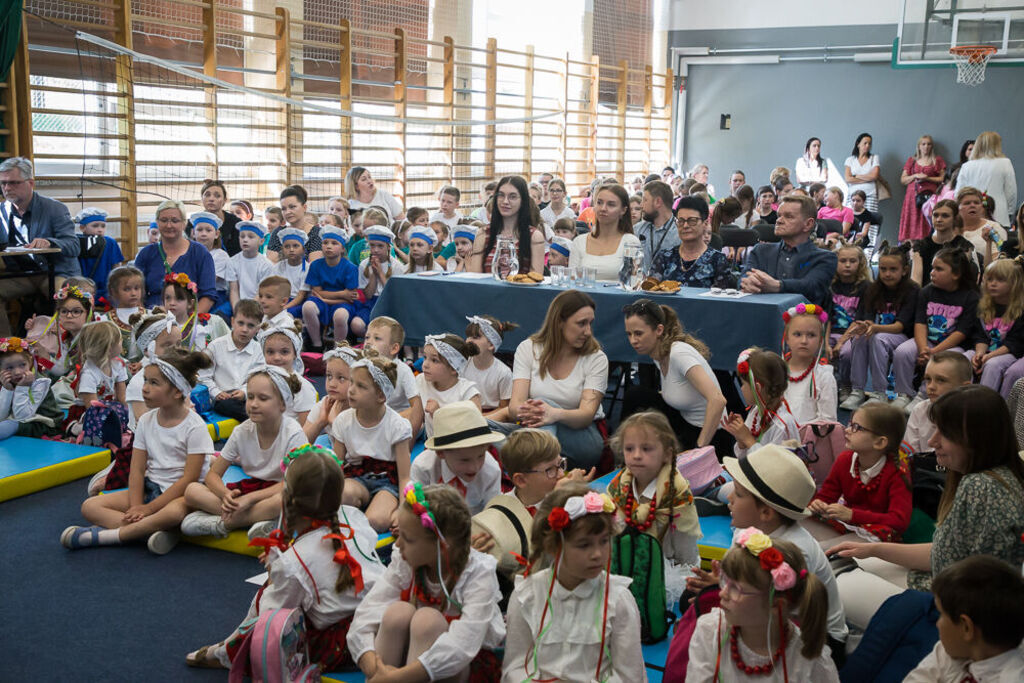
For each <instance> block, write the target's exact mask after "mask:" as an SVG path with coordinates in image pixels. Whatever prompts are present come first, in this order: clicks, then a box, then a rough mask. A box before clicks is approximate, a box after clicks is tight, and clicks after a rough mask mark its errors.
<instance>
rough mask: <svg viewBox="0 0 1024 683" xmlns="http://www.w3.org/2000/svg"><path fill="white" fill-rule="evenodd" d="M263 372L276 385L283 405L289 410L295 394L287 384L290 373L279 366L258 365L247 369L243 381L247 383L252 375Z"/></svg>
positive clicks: (293, 402)
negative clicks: (247, 371)
mask: <svg viewBox="0 0 1024 683" xmlns="http://www.w3.org/2000/svg"><path fill="white" fill-rule="evenodd" d="M259 374H263V375H266V376H268V377H269V378H270V381H271V382H273V383H274V386H275V387H277V391H278V393H280V394H281V400H282V401H284V407H285V409H287V410H291V409H292V406H293V405H295V395H294V394H292V388H291V387H290V386H288V378H289V377H290V375H289V374H288V373H287V372H285V371H284V370H282V369H281V368H279V367H275V366H273V365H258V366H256V367H254V368H253V369H252V370H250V371H249V374H248V375H246V377H245V383H246V384H248V383H249V380H250V379H252V376H253V375H259Z"/></svg>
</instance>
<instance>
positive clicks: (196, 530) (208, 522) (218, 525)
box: [181, 510, 228, 538]
mask: <svg viewBox="0 0 1024 683" xmlns="http://www.w3.org/2000/svg"><path fill="white" fill-rule="evenodd" d="M181 533H182V534H183V535H185V536H216V537H217V538H227V536H228V530H227V528H226V527H225V526H224V520H223V519H221V518H220V516H219V515H211V514H210V513H209V512H202V511H201V510H196V511H195V512H190V513H188V514H187V515H185V519H183V520H181Z"/></svg>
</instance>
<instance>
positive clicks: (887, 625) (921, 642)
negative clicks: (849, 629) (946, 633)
mask: <svg viewBox="0 0 1024 683" xmlns="http://www.w3.org/2000/svg"><path fill="white" fill-rule="evenodd" d="M938 620H939V611H938V610H937V609H935V602H934V600H933V599H932V594H931V593H923V592H921V591H913V590H908V591H904V592H902V593H900V594H899V595H894V596H892V597H891V598H889V599H888V600H886V601H885V602H884V603H882V606H881V607H879V608H878V611H877V612H875V616H873V617H871V622H870V623H869V624H868V628H867V630H866V631H865V632H864V637H863V638H862V639H861V641H860V644H859V645H858V646H857V649H856V650H854V651H853V654H851V655H850V656H849V657H847V659H846V664H844V665H843V670H842V671H840V672H839V680H840V681H842V682H843V683H858V682H859V681H874V682H875V683H889V682H892V683H899V681H902V680H903V679H904V678H905V677H906V675H907V674H909V673H910V672H911V671H913V669H914V667H915V666H917V665H918V663H920V661H921V660H922V659H924V658H925V656H927V654H928V653H929V652H931V651H932V648H934V647H935V643H936V642H937V641H938V639H939V630H938V628H936V626H935V623H936V622H937V621H938Z"/></svg>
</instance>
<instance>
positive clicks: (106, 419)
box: [77, 401, 131, 448]
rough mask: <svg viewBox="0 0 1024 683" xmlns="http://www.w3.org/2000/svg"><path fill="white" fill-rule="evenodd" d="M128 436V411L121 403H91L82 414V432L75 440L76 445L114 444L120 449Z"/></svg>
mask: <svg viewBox="0 0 1024 683" xmlns="http://www.w3.org/2000/svg"><path fill="white" fill-rule="evenodd" d="M130 434H131V431H130V430H129V429H128V409H127V408H125V407H124V404H123V403H118V402H117V401H108V402H106V403H100V402H99V401H93V404H92V405H91V406H89V407H88V408H86V409H85V413H83V414H82V432H81V434H79V435H78V438H77V440H78V443H80V444H85V445H87V446H103V445H106V444H114V445H115V446H117V447H118V448H120V447H122V446H123V445H124V442H125V438H126V436H127V435H130Z"/></svg>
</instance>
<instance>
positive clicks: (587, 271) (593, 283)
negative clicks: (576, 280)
mask: <svg viewBox="0 0 1024 683" xmlns="http://www.w3.org/2000/svg"><path fill="white" fill-rule="evenodd" d="M583 286H584V287H586V288H587V289H593V288H594V287H597V268H596V267H595V266H584V267H583Z"/></svg>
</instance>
